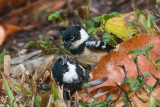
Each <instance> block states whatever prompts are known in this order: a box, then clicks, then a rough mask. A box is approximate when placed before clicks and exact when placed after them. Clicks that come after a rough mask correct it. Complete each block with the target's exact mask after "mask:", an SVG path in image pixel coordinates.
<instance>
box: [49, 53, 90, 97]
mask: <svg viewBox="0 0 160 107" xmlns="http://www.w3.org/2000/svg"><path fill="white" fill-rule="evenodd" d="M52 73H53V77H54V79H55V81H56V83H57V84H58V85H60V86H62V85H63V89H64V91H63V97H64V99H70V95H72V94H73V93H74V92H75V91H76V90H79V89H81V88H82V85H83V84H84V83H86V82H87V81H88V78H89V73H90V72H89V71H87V70H85V69H84V68H83V67H82V66H81V65H79V64H78V63H77V61H76V60H75V59H72V58H70V57H69V56H68V55H62V56H60V57H59V59H57V60H56V62H55V64H54V66H53V70H52ZM69 91H70V95H69Z"/></svg>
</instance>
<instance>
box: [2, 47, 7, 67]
mask: <svg viewBox="0 0 160 107" xmlns="http://www.w3.org/2000/svg"><path fill="white" fill-rule="evenodd" d="M6 54H7V51H6V49H3V51H2V53H1V54H0V70H1V69H2V67H3V63H4V56H5V55H6Z"/></svg>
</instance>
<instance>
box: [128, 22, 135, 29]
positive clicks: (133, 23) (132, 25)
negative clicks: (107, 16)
mask: <svg viewBox="0 0 160 107" xmlns="http://www.w3.org/2000/svg"><path fill="white" fill-rule="evenodd" d="M128 26H129V27H133V28H136V27H137V24H136V23H135V22H129V23H128Z"/></svg>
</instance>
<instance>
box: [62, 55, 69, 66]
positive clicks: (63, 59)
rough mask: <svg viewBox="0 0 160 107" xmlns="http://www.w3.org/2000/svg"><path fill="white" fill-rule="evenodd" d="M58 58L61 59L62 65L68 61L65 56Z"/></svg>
mask: <svg viewBox="0 0 160 107" xmlns="http://www.w3.org/2000/svg"><path fill="white" fill-rule="evenodd" d="M60 58H61V59H62V61H63V63H64V64H65V63H67V61H68V60H69V59H68V57H67V55H63V56H60Z"/></svg>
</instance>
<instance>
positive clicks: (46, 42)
mask: <svg viewBox="0 0 160 107" xmlns="http://www.w3.org/2000/svg"><path fill="white" fill-rule="evenodd" d="M52 44H53V41H52V40H50V39H49V38H48V37H45V36H44V37H43V38H42V40H41V41H40V42H35V41H30V42H29V43H27V44H26V46H28V47H36V48H39V49H41V50H43V51H44V52H51V53H53V54H62V53H70V52H69V51H67V50H66V49H65V48H64V46H61V47H60V48H53V46H52Z"/></svg>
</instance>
